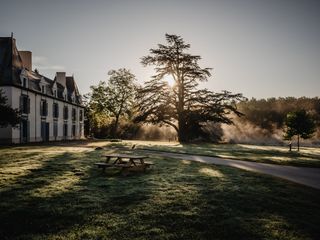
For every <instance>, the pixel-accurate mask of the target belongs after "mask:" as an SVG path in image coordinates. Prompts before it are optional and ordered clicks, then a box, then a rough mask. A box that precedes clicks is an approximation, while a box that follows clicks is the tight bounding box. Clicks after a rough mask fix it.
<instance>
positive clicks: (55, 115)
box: [52, 103, 59, 118]
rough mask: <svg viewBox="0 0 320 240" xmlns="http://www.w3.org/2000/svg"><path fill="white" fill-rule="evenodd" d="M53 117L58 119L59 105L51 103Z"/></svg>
mask: <svg viewBox="0 0 320 240" xmlns="http://www.w3.org/2000/svg"><path fill="white" fill-rule="evenodd" d="M52 109H53V117H54V118H58V117H59V104H58V103H53V107H52Z"/></svg>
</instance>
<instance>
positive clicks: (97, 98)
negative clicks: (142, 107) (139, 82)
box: [87, 68, 136, 138]
mask: <svg viewBox="0 0 320 240" xmlns="http://www.w3.org/2000/svg"><path fill="white" fill-rule="evenodd" d="M108 75H109V80H108V83H106V82H100V83H99V84H98V85H97V86H91V87H90V88H91V93H90V94H89V96H87V99H88V101H87V111H88V113H87V114H88V117H89V119H91V122H92V123H94V124H92V127H96V126H97V125H98V126H99V127H101V125H110V124H111V125H112V128H111V131H110V136H111V137H113V138H115V137H118V135H117V134H118V132H117V131H118V126H119V120H120V118H121V117H124V116H126V117H129V118H130V117H131V110H132V108H133V103H134V97H135V92H136V83H135V75H134V74H132V73H131V72H130V71H129V70H127V69H125V68H121V69H118V70H111V71H109V72H108Z"/></svg>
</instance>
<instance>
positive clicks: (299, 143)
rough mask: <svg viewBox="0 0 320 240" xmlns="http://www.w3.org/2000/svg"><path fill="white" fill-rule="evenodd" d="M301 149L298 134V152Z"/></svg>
mask: <svg viewBox="0 0 320 240" xmlns="http://www.w3.org/2000/svg"><path fill="white" fill-rule="evenodd" d="M299 151H300V135H299V134H298V152H299Z"/></svg>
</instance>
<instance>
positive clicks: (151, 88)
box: [136, 34, 244, 142]
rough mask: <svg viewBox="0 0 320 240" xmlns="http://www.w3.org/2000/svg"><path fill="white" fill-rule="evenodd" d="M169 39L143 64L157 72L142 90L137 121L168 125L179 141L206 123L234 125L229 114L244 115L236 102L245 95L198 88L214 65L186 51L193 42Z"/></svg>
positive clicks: (176, 38)
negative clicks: (201, 63)
mask: <svg viewBox="0 0 320 240" xmlns="http://www.w3.org/2000/svg"><path fill="white" fill-rule="evenodd" d="M166 41H167V44H166V45H163V44H158V48H155V49H150V55H148V56H144V57H143V58H142V61H141V63H142V64H143V65H144V66H148V65H151V66H155V72H156V74H155V75H154V76H152V78H151V80H149V81H147V82H145V84H144V86H143V87H142V88H140V89H139V98H138V100H139V110H140V112H139V116H138V117H137V118H136V120H137V121H142V122H146V123H153V124H160V125H161V124H166V125H169V126H171V127H173V128H174V129H175V130H176V131H177V134H178V139H179V141H180V142H187V141H189V140H191V139H192V138H194V137H196V135H197V134H198V133H199V132H201V129H202V124H204V123H206V122H210V121H211V122H221V123H226V124H231V123H232V119H230V117H229V114H230V113H234V114H236V115H238V116H240V115H241V113H240V112H239V111H238V110H237V106H236V102H237V101H240V100H243V99H244V98H243V96H242V94H239V93H237V94H232V93H230V92H228V91H223V92H221V93H215V92H212V91H209V90H208V89H198V85H199V83H200V82H203V81H207V80H208V77H210V76H211V73H210V71H211V68H201V67H200V66H199V60H200V59H201V57H200V56H198V55H192V54H190V53H188V52H187V51H188V50H189V49H190V44H186V43H185V42H184V40H183V39H182V37H180V36H177V35H169V34H166ZM168 75H170V76H172V78H173V79H174V85H173V86H170V85H169V84H168V83H167V82H166V76H168Z"/></svg>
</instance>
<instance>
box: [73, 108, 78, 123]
mask: <svg viewBox="0 0 320 240" xmlns="http://www.w3.org/2000/svg"><path fill="white" fill-rule="evenodd" d="M76 120H77V112H76V109H75V108H72V121H73V122H74V121H76Z"/></svg>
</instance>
